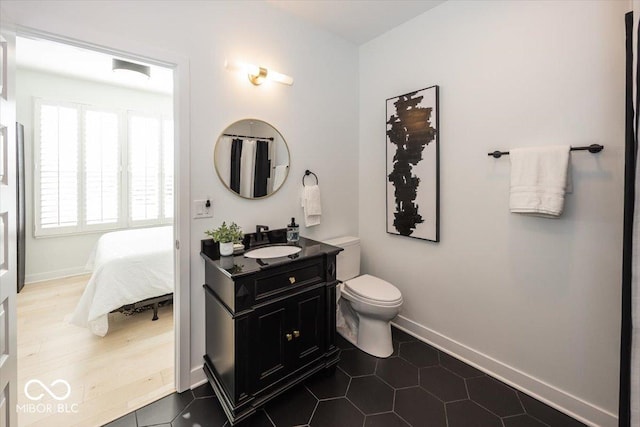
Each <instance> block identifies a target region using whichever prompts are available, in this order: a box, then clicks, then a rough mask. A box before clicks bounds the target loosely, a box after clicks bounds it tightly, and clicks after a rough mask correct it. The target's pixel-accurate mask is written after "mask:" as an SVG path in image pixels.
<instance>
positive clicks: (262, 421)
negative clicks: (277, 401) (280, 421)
mask: <svg viewBox="0 0 640 427" xmlns="http://www.w3.org/2000/svg"><path fill="white" fill-rule="evenodd" d="M154 427H155V426H154ZM192 427H197V426H196V425H193V426H192ZM223 427H231V424H230V423H229V421H227V422H226V423H225V425H224V426H223ZM233 427H273V423H272V422H271V420H269V417H268V416H267V413H266V412H264V411H263V410H259V411H257V412H256V413H255V414H253V415H251V416H250V417H249V418H246V419H244V420H242V421H240V422H239V423H237V424H235V425H234V426H233Z"/></svg>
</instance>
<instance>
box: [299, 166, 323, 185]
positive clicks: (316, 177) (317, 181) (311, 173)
mask: <svg viewBox="0 0 640 427" xmlns="http://www.w3.org/2000/svg"><path fill="white" fill-rule="evenodd" d="M309 175H313V177H314V178H315V179H316V185H318V184H320V181H319V180H318V175H316V174H315V173H313V172H311V171H310V170H309V169H307V170H306V171H304V175H302V186H303V187H305V184H304V179H305V178H306V177H308V176H309Z"/></svg>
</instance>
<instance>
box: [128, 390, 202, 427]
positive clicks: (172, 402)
mask: <svg viewBox="0 0 640 427" xmlns="http://www.w3.org/2000/svg"><path fill="white" fill-rule="evenodd" d="M193 399H194V397H193V393H191V390H187V391H185V392H183V393H173V394H170V395H169V396H166V397H163V398H162V399H160V400H156V401H155V402H153V403H150V404H148V405H147V406H145V407H143V408H140V409H138V410H137V411H136V416H137V418H138V426H140V427H142V426H152V425H155V424H164V423H170V422H171V421H172V420H173V419H174V418H175V417H177V416H178V414H179V413H180V412H182V410H183V409H184V408H185V407H186V406H187V405H188V404H189V403H191V402H192V401H193Z"/></svg>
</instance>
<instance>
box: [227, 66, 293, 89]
mask: <svg viewBox="0 0 640 427" xmlns="http://www.w3.org/2000/svg"><path fill="white" fill-rule="evenodd" d="M224 66H225V68H226V69H227V70H230V71H237V72H240V73H242V74H246V75H247V77H248V78H249V81H250V82H251V83H253V84H254V85H256V86H257V85H260V84H262V83H263V82H264V81H265V80H270V81H274V82H278V83H282V84H285V85H289V86H291V85H292V84H293V77H291V76H287V75H286V74H282V73H279V72H277V71H274V70H270V69H268V68H266V67H260V66H257V65H253V64H247V63H243V62H230V61H225V63H224Z"/></svg>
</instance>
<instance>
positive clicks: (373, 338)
mask: <svg viewBox="0 0 640 427" xmlns="http://www.w3.org/2000/svg"><path fill="white" fill-rule="evenodd" d="M324 243H326V244H328V245H332V246H337V247H340V248H343V249H344V250H343V251H342V252H340V253H339V254H338V258H337V278H338V280H340V281H341V282H342V283H341V284H340V287H339V292H337V298H338V310H339V312H338V332H339V333H340V335H342V336H344V337H345V338H346V339H347V340H349V341H351V342H352V343H353V344H354V345H355V346H357V347H358V348H359V349H361V350H363V351H366V352H367V353H369V354H371V355H373V356H376V357H389V356H390V355H391V353H393V344H392V343H391V326H390V324H389V322H391V320H392V319H393V318H394V317H396V316H397V315H398V313H399V312H400V307H401V306H402V294H401V293H400V291H399V290H398V288H396V287H395V286H393V285H392V284H391V283H389V282H386V281H384V280H382V279H379V278H377V277H375V276H371V275H369V274H364V275H362V276H359V274H360V239H358V238H357V237H351V236H345V237H338V238H336V239H331V240H327V241H325V242H324ZM354 314H355V316H354ZM341 317H342V318H343V319H344V321H341V320H342V319H340V318H341ZM341 323H342V326H341Z"/></svg>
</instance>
